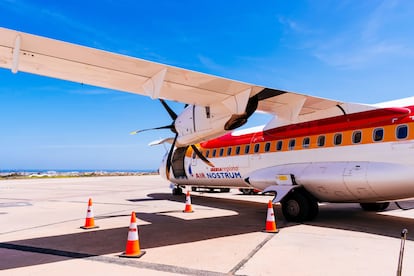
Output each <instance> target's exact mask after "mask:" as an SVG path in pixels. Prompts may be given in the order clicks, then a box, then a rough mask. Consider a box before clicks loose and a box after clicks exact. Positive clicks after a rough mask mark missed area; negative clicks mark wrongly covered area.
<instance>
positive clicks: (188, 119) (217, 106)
mask: <svg viewBox="0 0 414 276" xmlns="http://www.w3.org/2000/svg"><path fill="white" fill-rule="evenodd" d="M250 92H251V90H250V89H248V90H246V91H243V92H241V93H239V94H237V95H235V96H229V97H228V98H227V99H226V100H224V101H222V102H217V103H214V104H212V105H210V106H196V105H189V106H187V107H186V108H185V109H184V111H183V112H182V113H181V114H180V115H178V117H177V119H176V120H175V124H174V126H175V130H176V131H177V133H178V138H177V145H178V146H180V145H181V146H184V145H191V144H195V143H198V142H201V141H205V140H207V139H210V138H213V137H217V136H219V135H223V134H225V133H226V132H228V131H230V130H233V129H236V128H238V127H240V126H242V125H244V124H245V123H246V122H247V119H248V118H249V117H250V116H251V115H252V114H253V113H254V112H255V111H256V109H257V105H258V101H259V100H258V97H257V96H253V97H250Z"/></svg>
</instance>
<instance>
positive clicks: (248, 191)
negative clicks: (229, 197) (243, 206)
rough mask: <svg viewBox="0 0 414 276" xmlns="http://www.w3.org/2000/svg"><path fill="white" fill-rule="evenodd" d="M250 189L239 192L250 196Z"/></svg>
mask: <svg viewBox="0 0 414 276" xmlns="http://www.w3.org/2000/svg"><path fill="white" fill-rule="evenodd" d="M252 191H253V190H252V189H240V192H242V193H243V194H244V195H251V194H252Z"/></svg>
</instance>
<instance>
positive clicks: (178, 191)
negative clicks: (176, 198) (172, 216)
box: [172, 187, 183, 195]
mask: <svg viewBox="0 0 414 276" xmlns="http://www.w3.org/2000/svg"><path fill="white" fill-rule="evenodd" d="M172 194H173V195H182V194H183V189H181V188H180V187H175V188H174V189H173V190H172Z"/></svg>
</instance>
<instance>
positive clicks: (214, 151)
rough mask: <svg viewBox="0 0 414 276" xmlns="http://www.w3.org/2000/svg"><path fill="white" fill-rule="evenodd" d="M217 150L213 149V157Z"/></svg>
mask: <svg viewBox="0 0 414 276" xmlns="http://www.w3.org/2000/svg"><path fill="white" fill-rule="evenodd" d="M216 153H217V150H216V149H213V157H216Z"/></svg>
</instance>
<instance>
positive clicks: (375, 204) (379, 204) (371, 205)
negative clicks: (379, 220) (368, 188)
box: [359, 202, 390, 212]
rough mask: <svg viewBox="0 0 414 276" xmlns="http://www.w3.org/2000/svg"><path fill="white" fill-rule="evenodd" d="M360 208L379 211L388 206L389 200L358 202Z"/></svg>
mask: <svg viewBox="0 0 414 276" xmlns="http://www.w3.org/2000/svg"><path fill="white" fill-rule="evenodd" d="M359 205H360V206H361V208H362V209H363V210H365V211H369V212H381V211H384V210H385V209H387V208H388V206H390V203H389V202H373V203H360V204H359Z"/></svg>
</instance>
